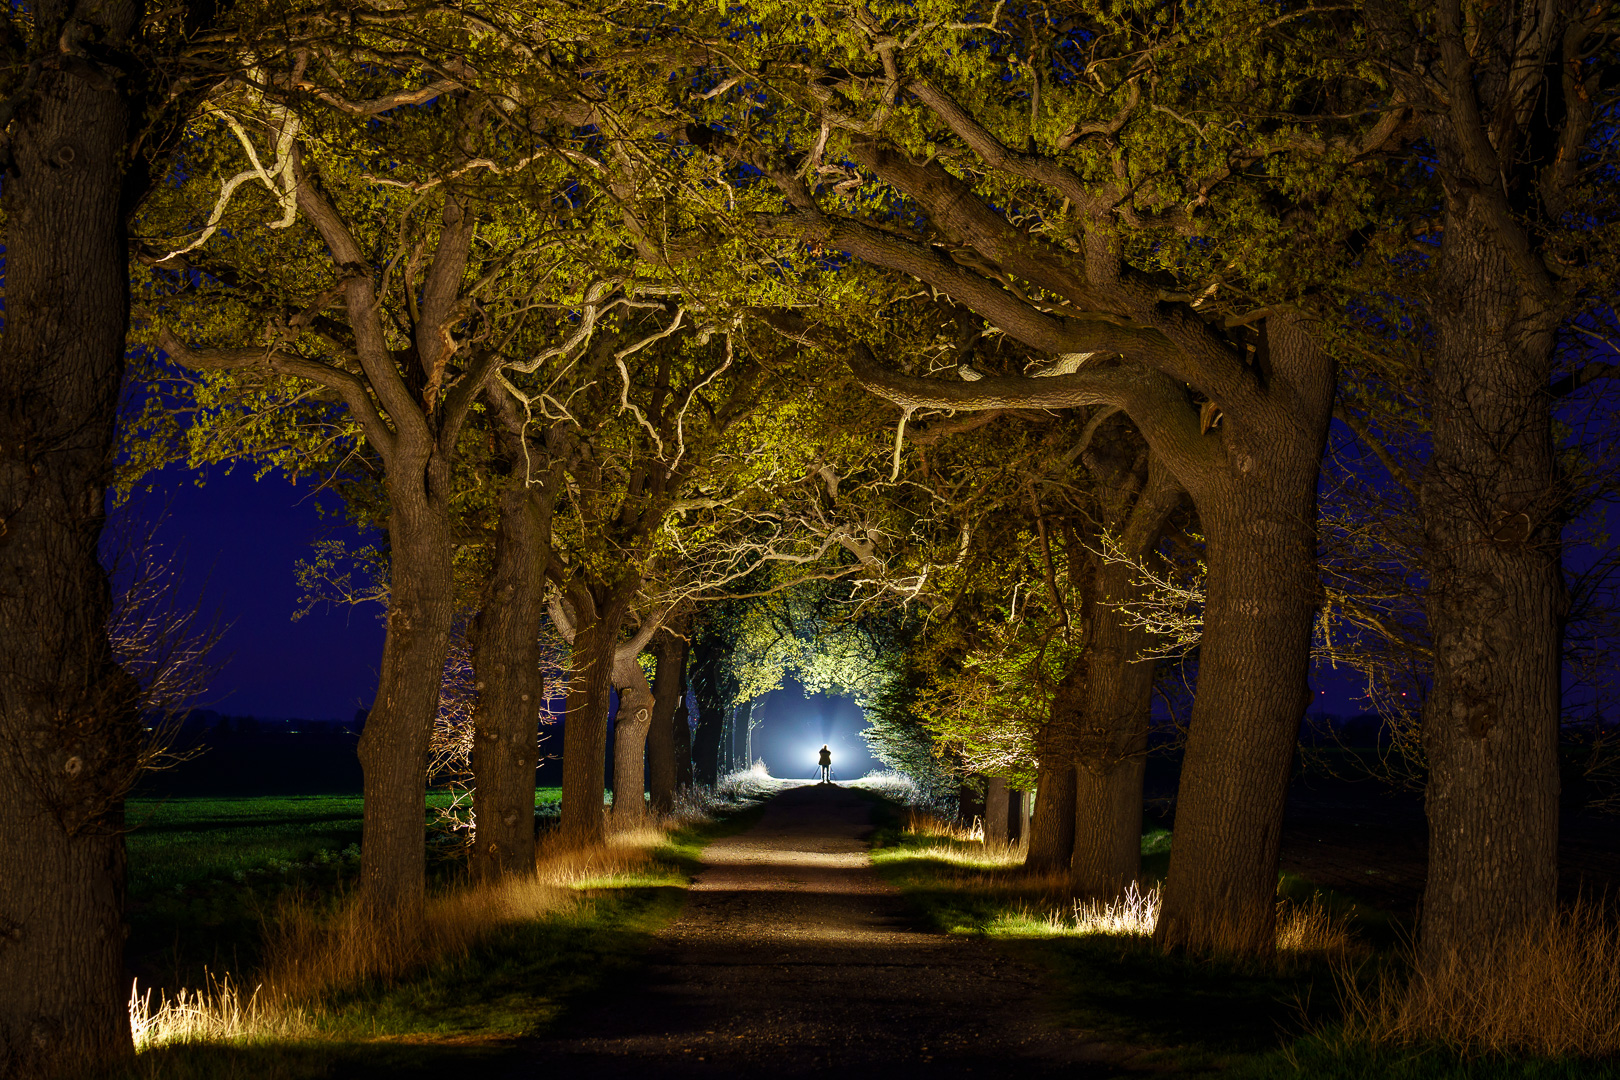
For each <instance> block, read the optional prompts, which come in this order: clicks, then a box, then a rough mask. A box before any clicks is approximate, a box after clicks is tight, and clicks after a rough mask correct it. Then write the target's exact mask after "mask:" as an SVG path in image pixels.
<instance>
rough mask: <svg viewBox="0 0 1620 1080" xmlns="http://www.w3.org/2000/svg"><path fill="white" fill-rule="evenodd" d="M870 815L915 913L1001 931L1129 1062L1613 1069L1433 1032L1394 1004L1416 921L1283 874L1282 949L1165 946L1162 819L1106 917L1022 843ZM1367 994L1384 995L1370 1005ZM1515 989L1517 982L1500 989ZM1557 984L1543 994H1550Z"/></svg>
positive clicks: (1531, 1071) (1059, 1009)
mask: <svg viewBox="0 0 1620 1080" xmlns="http://www.w3.org/2000/svg"><path fill="white" fill-rule="evenodd" d="M874 820H875V823H876V825H877V828H876V831H875V833H874V835H873V842H874V850H873V852H872V859H873V863H874V865H875V867H876V868H877V870H878V872H879V873H880V874H881V875H882V876H883V877H884V878H885V879H886V880H888V881H889V882H890V883H891V884H893V885H894V886H896V887H897V888H898V889H899V890H900V891H901V893H902V894H903V895H904V896H905V897H906V899H907V901H908V902H909V903H910V905H911V907H912V909H913V912H914V914H915V916H916V918H917V919H918V921H919V922H921V923H922V924H923V925H925V926H928V927H931V928H933V929H936V930H939V931H942V932H945V933H952V934H967V935H975V936H983V937H988V938H994V939H998V940H999V941H1001V942H1002V944H1003V947H1005V948H1007V949H1009V950H1010V951H1013V952H1014V953H1015V954H1016V955H1018V956H1020V957H1021V958H1022V959H1024V960H1026V961H1027V962H1029V963H1030V964H1032V965H1033V966H1037V967H1041V968H1044V969H1045V970H1046V972H1047V973H1048V975H1049V988H1050V993H1049V1000H1048V1005H1049V1008H1050V1011H1051V1015H1052V1018H1053V1020H1054V1021H1055V1022H1056V1023H1057V1024H1059V1025H1061V1026H1063V1027H1066V1028H1071V1029H1078V1030H1080V1031H1083V1032H1085V1033H1086V1035H1087V1037H1088V1038H1092V1039H1097V1040H1101V1041H1105V1042H1110V1043H1116V1044H1123V1045H1127V1046H1131V1047H1136V1048H1139V1049H1140V1051H1141V1053H1140V1054H1139V1055H1137V1056H1136V1057H1134V1058H1133V1059H1132V1069H1133V1070H1135V1069H1136V1068H1141V1069H1144V1070H1148V1071H1165V1072H1172V1073H1174V1074H1177V1075H1206V1074H1215V1073H1219V1074H1220V1075H1222V1076H1223V1077H1232V1078H1234V1080H1303V1078H1312V1080H1316V1078H1321V1080H1351V1078H1356V1080H1362V1078H1369V1077H1380V1078H1383V1077H1388V1078H1391V1080H1462V1078H1465V1077H1466V1078H1470V1080H1471V1078H1474V1077H1479V1078H1481V1080H1507V1078H1509V1077H1526V1078H1535V1080H1543V1078H1544V1080H1566V1078H1567V1080H1574V1078H1576V1077H1581V1078H1585V1077H1620V1067H1617V1066H1616V1064H1615V1063H1614V1062H1613V1061H1612V1060H1603V1059H1601V1058H1600V1059H1598V1060H1594V1059H1593V1057H1592V1056H1591V1055H1590V1054H1588V1055H1587V1056H1585V1057H1574V1056H1556V1054H1555V1055H1542V1056H1537V1055H1535V1054H1533V1053H1527V1052H1525V1051H1523V1050H1522V1049H1521V1050H1519V1051H1515V1050H1513V1049H1512V1048H1511V1047H1506V1046H1502V1045H1498V1046H1495V1047H1492V1046H1480V1045H1473V1046H1470V1045H1462V1044H1458V1043H1456V1042H1454V1041H1453V1042H1449V1043H1448V1042H1446V1041H1444V1040H1441V1039H1437V1038H1436V1037H1435V1036H1434V1031H1433V1029H1432V1028H1430V1029H1429V1030H1428V1031H1427V1032H1425V1031H1424V1030H1422V1029H1421V1025H1420V1024H1419V1023H1418V1022H1417V1021H1416V1020H1415V1019H1414V1020H1412V1021H1408V1020H1406V1019H1405V1015H1404V1014H1398V1010H1399V1009H1400V1008H1402V1007H1405V1008H1407V1009H1408V1010H1410V1009H1412V1007H1413V1005H1414V1004H1415V1005H1417V1006H1421V1005H1422V1004H1423V1002H1421V1001H1416V1000H1415V999H1413V1001H1410V1002H1409V1001H1408V997H1405V996H1402V995H1403V994H1407V991H1406V989H1405V988H1406V987H1408V986H1410V985H1412V980H1411V977H1410V970H1411V968H1410V964H1409V961H1408V958H1407V952H1406V942H1407V941H1409V934H1410V930H1409V928H1408V927H1406V926H1403V925H1401V924H1399V923H1397V922H1395V921H1393V920H1391V919H1389V918H1388V917H1387V916H1385V915H1383V914H1382V913H1379V912H1377V911H1376V910H1375V909H1371V908H1369V907H1367V906H1366V905H1362V904H1359V903H1358V902H1356V901H1355V900H1354V898H1352V897H1347V896H1343V895H1340V894H1335V893H1331V892H1327V891H1324V890H1315V889H1312V888H1311V887H1310V886H1309V883H1307V882H1304V881H1303V880H1300V879H1298V878H1284V879H1283V880H1281V881H1280V882H1279V887H1278V899H1279V919H1278V924H1279V925H1278V952H1277V955H1276V956H1275V957H1273V958H1270V959H1266V960H1240V959H1233V958H1202V959H1200V958H1191V957H1187V956H1180V955H1166V954H1164V953H1163V952H1161V951H1160V950H1159V949H1158V948H1157V947H1155V946H1154V944H1153V942H1152V940H1151V937H1150V936H1149V935H1150V934H1151V930H1152V925H1153V920H1154V919H1155V918H1156V910H1154V911H1149V910H1148V909H1149V908H1150V906H1152V905H1150V903H1149V898H1150V897H1152V896H1154V895H1155V890H1154V889H1153V886H1154V885H1155V884H1156V883H1157V880H1158V879H1160V878H1162V874H1163V869H1164V866H1165V864H1166V863H1167V862H1168V856H1169V848H1170V842H1169V841H1170V837H1169V835H1168V834H1167V833H1164V832H1163V830H1153V831H1151V832H1149V833H1148V834H1147V835H1145V836H1144V838H1143V866H1144V887H1145V888H1146V889H1147V890H1148V891H1147V892H1145V893H1142V894H1141V900H1140V902H1139V903H1138V904H1137V905H1136V906H1135V908H1134V909H1133V910H1132V911H1129V912H1123V913H1118V917H1116V918H1113V919H1112V920H1110V919H1106V918H1099V917H1097V915H1098V912H1097V911H1096V910H1095V909H1092V911H1091V912H1090V917H1088V913H1087V911H1086V909H1084V908H1082V909H1080V910H1078V911H1077V910H1076V909H1075V905H1073V903H1072V901H1071V900H1070V899H1069V891H1068V883H1067V881H1066V880H1065V878H1064V876H1063V875H1054V876H1048V877H1042V876H1036V875H1028V874H1025V873H1023V872H1022V870H1021V867H1020V863H1021V861H1022V856H1021V853H1020V852H1018V851H1017V850H1016V849H1009V850H1000V851H997V850H987V849H986V848H985V845H984V844H983V843H982V842H979V841H977V840H974V839H970V838H969V836H968V834H966V833H965V832H963V831H962V830H960V829H959V828H956V827H953V826H950V825H949V824H947V823H943V822H938V821H935V820H932V819H930V818H928V817H927V816H926V815H922V814H917V813H914V812H910V811H907V810H906V809H904V808H901V807H897V806H895V805H893V804H890V803H881V804H879V805H878V806H877V808H876V809H875V811H874ZM1122 906H1128V905H1122ZM1582 933H1583V934H1584V936H1585V938H1586V939H1587V940H1588V941H1589V942H1590V941H1594V940H1595V939H1596V937H1597V936H1598V935H1596V933H1595V931H1594V930H1593V929H1592V928H1591V927H1590V926H1587V927H1586V928H1585V930H1584V931H1582ZM1542 944H1543V946H1545V942H1543V943H1542ZM1588 951H1589V952H1590V951H1591V950H1588ZM1548 952H1549V949H1548V948H1546V947H1542V948H1540V949H1538V950H1536V954H1537V955H1544V954H1547V953H1548ZM1453 982H1455V980H1453ZM1583 985H1584V984H1583ZM1369 993H1377V994H1381V995H1382V997H1380V998H1377V999H1376V1000H1374V1001H1373V1002H1372V1004H1369V1003H1368V1002H1369V999H1368V997H1367V995H1368V994H1369ZM1436 996H1437V995H1435V994H1433V993H1430V994H1429V998H1434V997H1436ZM1479 996H1481V995H1475V997H1476V998H1477V997H1479ZM1511 996H1512V993H1511V990H1509V991H1508V993H1505V994H1497V995H1494V997H1493V1000H1494V998H1495V997H1501V998H1506V997H1511ZM1549 996H1550V995H1549V994H1546V993H1538V997H1540V998H1541V999H1542V1000H1546V999H1547V998H1548V997H1549ZM1593 996H1594V995H1593V994H1591V993H1587V994H1585V995H1584V998H1585V1000H1587V1001H1590V1000H1591V999H1592V998H1593ZM1425 1000H1427V999H1425ZM1358 1002H1360V1004H1359V1005H1358V1004H1357V1003H1358ZM1347 1006H1348V1007H1349V1008H1348V1015H1347ZM1374 1008H1379V1009H1382V1010H1383V1014H1382V1020H1381V1022H1382V1023H1383V1024H1384V1025H1385V1026H1386V1027H1390V1028H1391V1029H1394V1028H1399V1029H1400V1031H1398V1032H1396V1033H1397V1034H1402V1035H1404V1034H1406V1033H1411V1034H1414V1035H1415V1036H1416V1037H1415V1038H1400V1039H1398V1038H1393V1037H1390V1038H1386V1037H1384V1036H1383V1035H1378V1036H1377V1037H1373V1035H1374V1034H1375V1033H1371V1032H1369V1030H1368V1027H1369V1021H1370V1020H1371V1019H1375V1017H1373V1016H1372V1014H1371V1010H1372V1009H1374ZM1358 1011H1359V1015H1358ZM1605 1015H1607V1013H1606V1012H1605Z"/></svg>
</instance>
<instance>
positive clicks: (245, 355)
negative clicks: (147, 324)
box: [158, 327, 395, 464]
mask: <svg viewBox="0 0 1620 1080" xmlns="http://www.w3.org/2000/svg"><path fill="white" fill-rule="evenodd" d="M158 347H159V348H161V349H162V350H163V351H164V352H165V353H167V354H168V355H169V358H170V359H172V360H173V361H174V362H175V363H177V364H179V365H181V366H182V367H188V368H191V369H193V370H195V371H242V370H248V369H253V368H262V369H265V370H269V371H273V372H275V373H276V374H278V375H289V376H292V377H294V378H298V379H308V380H309V381H310V382H314V383H319V384H320V385H321V386H325V387H327V388H328V389H330V390H332V391H334V392H336V393H337V395H338V396H339V397H341V398H342V399H343V402H344V404H345V405H347V406H348V407H349V411H350V412H351V413H352V414H353V415H354V418H355V420H356V422H358V423H359V425H360V430H361V431H362V432H364V433H365V436H366V441H367V442H369V443H371V445H372V448H373V449H374V450H376V451H377V453H378V454H379V455H380V456H381V457H382V459H383V462H384V463H385V464H388V463H390V462H392V460H393V456H394V446H395V437H394V433H393V432H392V431H391V430H389V427H388V424H387V422H386V421H385V420H383V418H382V416H381V415H380V414H379V413H378V412H377V408H376V406H375V405H374V404H373V403H372V400H371V395H370V394H369V393H367V391H366V385H365V383H364V382H363V381H361V380H360V379H359V378H358V377H357V376H354V375H351V374H349V373H348V372H347V371H340V370H339V369H337V368H335V367H332V366H331V365H329V364H323V363H320V362H319V361H316V360H307V359H305V358H303V357H301V356H293V355H292V354H290V353H284V352H282V351H280V350H279V349H275V348H263V349H193V348H191V347H190V346H188V345H186V344H185V343H184V342H182V341H181V340H180V339H179V338H178V337H176V336H175V335H174V333H173V332H172V331H171V330H169V329H168V328H166V327H165V328H163V329H161V330H159V331H158Z"/></svg>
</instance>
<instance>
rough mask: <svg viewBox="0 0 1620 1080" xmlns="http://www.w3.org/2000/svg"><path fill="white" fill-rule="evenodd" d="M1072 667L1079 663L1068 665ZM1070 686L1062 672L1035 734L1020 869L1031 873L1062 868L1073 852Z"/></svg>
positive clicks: (1073, 716) (1073, 706)
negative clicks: (1030, 807)
mask: <svg viewBox="0 0 1620 1080" xmlns="http://www.w3.org/2000/svg"><path fill="white" fill-rule="evenodd" d="M1074 667H1075V668H1076V669H1078V668H1080V667H1082V665H1080V664H1076V665H1074ZM1077 705H1078V702H1077V700H1076V690H1075V687H1074V685H1073V683H1072V680H1071V679H1069V678H1068V677H1067V675H1066V676H1065V678H1064V680H1063V682H1061V683H1060V684H1059V685H1058V688H1057V692H1056V693H1055V694H1053V696H1052V715H1051V717H1050V718H1049V719H1048V720H1047V722H1046V723H1045V724H1044V725H1042V727H1041V730H1040V731H1039V732H1037V733H1036V736H1035V756H1036V760H1037V762H1038V769H1039V771H1038V773H1037V776H1036V782H1035V813H1034V817H1033V819H1032V820H1031V821H1030V829H1029V846H1028V850H1027V852H1026V853H1025V855H1024V869H1025V870H1027V871H1029V872H1030V873H1032V874H1051V873H1058V872H1060V871H1066V870H1068V868H1069V860H1070V858H1071V856H1072V855H1073V854H1074V826H1075V809H1074V794H1075V788H1074V780H1075V777H1074V741H1075V727H1076V725H1077V723H1078V721H1079V713H1078V710H1077V708H1076V706H1077Z"/></svg>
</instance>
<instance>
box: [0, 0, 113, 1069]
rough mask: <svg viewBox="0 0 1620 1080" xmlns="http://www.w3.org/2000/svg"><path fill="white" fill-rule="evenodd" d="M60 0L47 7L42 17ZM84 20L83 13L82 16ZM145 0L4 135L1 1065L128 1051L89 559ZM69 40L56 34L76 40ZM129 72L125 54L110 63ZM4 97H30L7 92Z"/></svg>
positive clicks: (107, 443)
mask: <svg viewBox="0 0 1620 1080" xmlns="http://www.w3.org/2000/svg"><path fill="white" fill-rule="evenodd" d="M65 6H67V5H63V4H60V3H54V2H50V0H46V2H45V3H43V4H41V5H39V6H38V7H36V8H34V11H35V18H36V19H37V20H39V21H41V22H42V23H44V24H46V25H54V22H53V20H56V19H60V18H62V17H63V16H64V15H65V14H66V13H65V12H64V10H63V8H64V7H65ZM76 10H77V9H76ZM138 12H139V8H138V6H137V5H134V4H124V3H116V2H114V3H111V4H106V5H102V6H90V7H86V8H84V9H82V10H79V11H78V14H77V18H79V19H81V20H84V23H85V24H86V25H84V26H83V27H82V30H83V32H84V37H85V39H86V40H87V41H89V42H92V43H93V47H91V48H89V49H88V50H86V49H84V48H79V47H73V48H69V47H68V45H67V44H64V45H63V47H62V49H61V51H60V52H59V53H58V52H56V51H55V50H54V43H53V48H52V51H51V52H50V53H49V54H48V55H46V56H45V57H43V58H41V60H40V63H41V66H40V67H39V68H38V81H37V83H36V84H35V85H34V87H33V92H32V94H29V93H28V92H27V91H26V90H21V91H17V92H18V93H19V97H20V98H21V102H20V108H19V111H18V112H17V114H16V115H15V117H13V119H12V120H11V123H10V126H9V127H8V128H7V129H6V130H7V132H8V134H9V142H8V144H7V149H8V151H9V155H10V160H9V162H8V171H7V174H6V177H5V183H4V188H3V190H4V213H5V239H4V244H5V258H6V266H5V317H4V331H3V332H4V339H3V341H0V521H3V526H0V802H3V804H4V806H5V808H6V815H7V823H6V827H5V828H4V829H0V1076H5V1077H8V1078H9V1077H18V1078H22V1077H30V1078H32V1077H45V1076H50V1075H54V1074H56V1073H59V1072H60V1073H69V1072H71V1073H75V1074H76V1073H78V1072H79V1071H81V1070H88V1069H93V1068H96V1067H99V1066H101V1065H105V1064H108V1063H111V1062H112V1061H114V1060H116V1059H119V1058H122V1057H126V1056H128V1055H129V1054H130V1052H131V1045H130V1031H129V1015H128V1012H127V1001H128V996H129V987H128V981H127V979H126V977H125V975H124V969H123V947H124V923H123V912H124V839H123V799H124V793H125V791H126V790H127V788H128V786H129V784H130V783H131V782H132V781H133V777H134V771H135V765H136V760H137V756H138V753H139V748H140V740H141V738H142V733H141V725H140V722H139V717H138V715H137V709H138V701H137V693H136V687H135V686H134V685H133V681H132V680H131V679H130V678H129V677H128V676H127V675H125V674H124V673H123V672H122V671H121V670H120V669H119V668H118V666H117V665H116V664H115V662H114V660H113V656H112V652H111V649H110V648H109V645H108V640H107V617H108V614H109V611H110V608H111V601H110V596H109V590H108V585H107V578H106V575H105V574H104V573H103V571H102V568H101V563H100V562H99V560H98V559H97V550H96V547H97V542H98V539H99V537H100V535H101V529H102V513H103V505H104V497H103V489H104V485H105V483H106V479H107V474H108V471H109V466H110V463H111V459H112V452H113V425H114V419H115V417H116V414H117V404H118V390H119V385H120V382H121V380H122V377H123V358H124V335H125V329H126V326H127V319H128V308H127V288H128V270H127V264H126V257H127V256H126V250H127V249H126V246H125V237H124V227H123V220H122V215H121V212H120V208H119V199H120V191H121V185H122V182H123V168H124V150H125V139H126V137H127V135H128V133H129V131H130V117H129V114H128V105H127V99H126V98H125V96H124V90H123V89H122V88H121V85H120V84H121V83H122V82H123V81H124V80H125V78H126V76H125V75H124V74H122V73H120V72H119V71H117V70H115V69H112V68H110V67H102V66H100V65H99V64H98V61H97V59H96V58H98V57H103V56H109V57H119V56H122V55H123V54H124V50H125V49H126V48H127V45H126V39H127V37H128V34H129V32H130V30H131V28H132V27H133V26H134V23H135V19H136V17H137V15H138ZM66 41H67V39H65V38H64V42H66ZM114 62H116V61H114ZM13 90H14V91H16V90H17V88H16V87H15V86H13Z"/></svg>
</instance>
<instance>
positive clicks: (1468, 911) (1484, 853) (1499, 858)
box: [1419, 195, 1564, 961]
mask: <svg viewBox="0 0 1620 1080" xmlns="http://www.w3.org/2000/svg"><path fill="white" fill-rule="evenodd" d="M1449 201H1450V204H1451V205H1449V206H1448V210H1447V214H1446V222H1445V228H1446V231H1445V240H1444V248H1443V254H1442V256H1441V267H1440V272H1439V281H1440V295H1439V296H1438V297H1436V302H1435V306H1434V309H1433V313H1434V320H1435V327H1436V339H1437V340H1436V348H1435V349H1434V350H1433V353H1432V356H1433V361H1432V365H1431V368H1430V373H1429V381H1428V386H1427V391H1428V398H1429V403H1430V418H1431V424H1432V427H1431V431H1432V435H1431V440H1432V441H1431V446H1432V453H1431V457H1430V461H1429V467H1428V469H1427V470H1425V472H1424V475H1423V478H1422V481H1421V484H1420V491H1419V508H1420V509H1419V512H1420V514H1421V515H1422V525H1423V534H1424V545H1425V548H1426V551H1425V555H1426V562H1427V569H1428V574H1429V589H1428V595H1427V599H1426V604H1427V610H1428V616H1429V626H1430V632H1431V634H1432V635H1433V641H1434V655H1435V669H1434V686H1433V690H1432V692H1431V695H1430V697H1429V699H1428V701H1427V702H1425V706H1424V712H1423V747H1424V752H1425V755H1426V757H1427V759H1428V765H1429V780H1428V789H1427V794H1426V800H1427V809H1428V817H1429V874H1428V883H1427V885H1426V887H1425V889H1424V895H1423V914H1422V921H1421V926H1420V934H1419V937H1420V945H1421V949H1422V952H1423V954H1424V956H1425V957H1426V958H1428V959H1429V960H1436V961H1437V960H1440V959H1442V958H1444V957H1445V956H1446V955H1447V954H1450V953H1454V952H1457V951H1461V950H1468V949H1475V948H1482V947H1485V946H1487V945H1488V944H1489V943H1490V942H1492V941H1494V940H1496V939H1497V938H1499V937H1501V936H1502V935H1504V934H1507V933H1510V932H1512V931H1513V930H1516V929H1518V928H1520V927H1523V926H1526V925H1530V924H1533V923H1534V922H1535V921H1536V920H1538V919H1540V918H1542V917H1544V916H1545V915H1546V914H1547V913H1549V912H1550V911H1551V910H1552V907H1553V903H1554V900H1555V898H1556V887H1557V879H1558V859H1557V856H1558V794H1559V778H1558V719H1559V708H1560V686H1559V675H1560V665H1561V650H1562V645H1563V627H1562V620H1563V608H1564V592H1563V583H1562V576H1561V572H1560V565H1559V532H1560V529H1561V526H1562V520H1561V512H1562V508H1561V498H1562V495H1561V493H1562V491H1563V484H1562V482H1561V477H1560V475H1559V469H1558V462H1557V455H1556V447H1555V444H1554V440H1553V434H1552V424H1551V416H1550V398H1549V396H1548V394H1547V392H1546V388H1547V386H1548V384H1549V382H1550V379H1551V376H1552V369H1553V354H1552V345H1553V341H1552V335H1551V333H1548V332H1546V331H1545V329H1538V323H1539V324H1542V325H1543V326H1544V324H1545V322H1546V319H1545V317H1544V314H1543V313H1542V312H1541V311H1540V310H1539V309H1538V308H1537V307H1536V306H1535V305H1534V304H1533V303H1531V302H1529V301H1527V300H1526V298H1525V295H1524V290H1523V287H1522V285H1521V283H1520V282H1519V281H1518V280H1517V275H1516V274H1515V271H1514V269H1513V267H1512V266H1511V264H1510V263H1509V261H1508V259H1507V257H1506V256H1505V255H1504V254H1503V252H1502V251H1501V250H1500V248H1499V246H1498V243H1497V241H1496V240H1495V239H1494V236H1493V233H1492V229H1491V226H1490V225H1489V224H1488V223H1487V222H1486V221H1484V220H1482V219H1481V217H1480V216H1479V215H1477V214H1475V213H1473V212H1471V205H1470V203H1469V201H1468V199H1467V197H1466V195H1458V196H1455V197H1453V198H1452V199H1451V200H1449ZM1504 320H1508V321H1509V322H1510V324H1511V325H1504Z"/></svg>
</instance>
